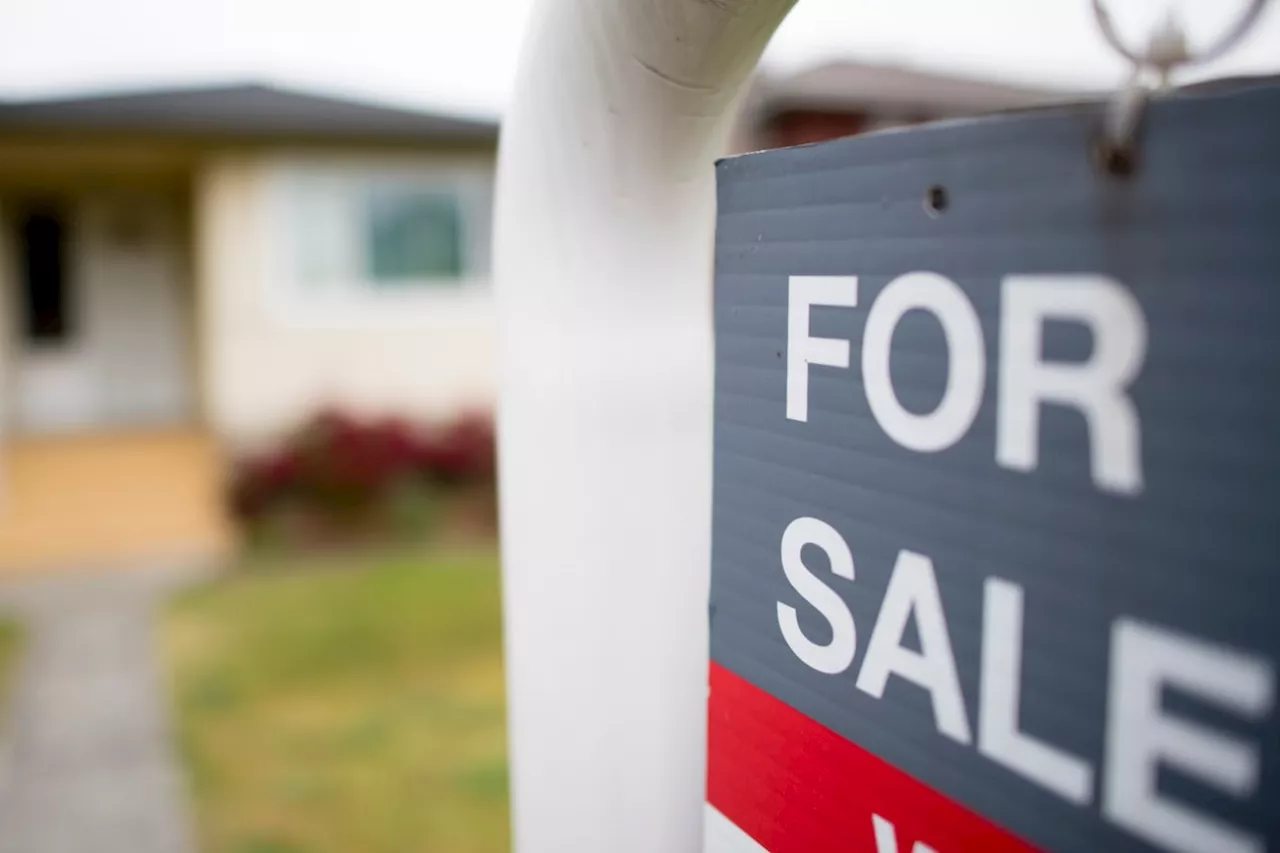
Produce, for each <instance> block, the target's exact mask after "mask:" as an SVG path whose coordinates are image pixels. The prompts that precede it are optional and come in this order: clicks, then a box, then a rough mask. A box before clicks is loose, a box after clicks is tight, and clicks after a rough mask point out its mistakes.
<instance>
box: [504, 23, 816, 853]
mask: <svg viewBox="0 0 1280 853" xmlns="http://www.w3.org/2000/svg"><path fill="white" fill-rule="evenodd" d="M793 3H794V0H542V2H539V3H537V4H536V6H535V8H534V10H533V13H532V17H531V20H530V26H529V35H528V37H527V41H526V44H525V47H524V54H523V57H522V59H521V63H520V74H519V83H518V86H517V89H516V92H515V96H514V99H513V102H512V108H511V110H510V112H509V114H508V117H507V120H506V123H505V125H504V128H503V140H502V152H501V158H500V168H499V189H498V207H497V234H496V278H497V288H498V305H499V317H500V319H499V322H500V340H501V344H500V345H501V371H502V376H501V406H500V413H499V441H500V456H501V462H500V465H501V478H502V544H503V561H504V572H505V596H506V600H505V608H506V648H507V667H508V676H507V678H508V687H509V702H510V710H509V713H510V733H511V759H512V795H513V809H514V817H513V821H514V833H515V845H516V849H517V851H519V853H656V851H661V852H662V853H694V851H697V850H699V849H700V848H701V844H702V828H701V825H702V811H703V804H704V802H705V797H704V792H703V786H704V769H703V768H704V765H705V757H704V756H705V740H706V735H705V702H706V684H707V665H708V664H707V657H706V653H705V649H706V647H707V614H706V602H707V585H708V567H709V550H710V507H711V495H710V485H711V400H712V383H711V364H712V361H711V360H712V321H711V272H712V269H711V266H712V228H713V210H714V196H713V193H714V172H713V170H712V161H713V160H714V158H715V157H717V156H718V155H720V154H721V153H722V152H723V147H724V140H725V137H726V135H727V132H728V127H729V122H730V120H731V117H732V113H733V108H734V106H735V103H736V101H737V97H738V94H739V92H740V90H741V88H742V86H743V84H744V83H745V81H746V79H747V77H748V75H749V73H750V72H751V70H752V69H753V68H754V66H755V64H756V61H757V59H758V57H759V54H760V52H761V51H762V50H763V48H764V45H765V43H766V42H767V40H768V38H769V36H770V35H771V34H772V33H773V31H774V30H775V29H776V27H777V26H778V24H779V23H780V22H781V21H782V19H783V17H784V16H785V15H786V13H787V11H788V10H789V9H790V7H791V6H792V5H793Z"/></svg>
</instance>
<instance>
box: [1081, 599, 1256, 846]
mask: <svg viewBox="0 0 1280 853" xmlns="http://www.w3.org/2000/svg"><path fill="white" fill-rule="evenodd" d="M1111 635H1112V639H1111V678H1110V682H1111V683H1110V686H1109V696H1110V700H1111V701H1110V705H1109V707H1108V712H1107V758H1106V772H1105V778H1104V785H1103V800H1102V810H1103V813H1104V814H1106V815H1107V816H1108V817H1110V818H1111V819H1112V820H1113V821H1115V822H1116V823H1117V824H1119V825H1120V826H1123V827H1124V828H1125V829H1127V830H1129V831H1130V832H1132V833H1133V834H1134V835H1137V836H1138V837H1140V838H1143V839H1145V840H1147V841H1149V842H1151V843H1153V844H1159V845H1160V846H1162V847H1164V848H1165V849H1167V850H1173V851H1177V853H1198V851H1202V850H1213V851H1214V853H1263V851H1264V849H1265V846H1266V844H1265V842H1264V841H1263V839H1262V838H1260V837H1258V836H1256V835H1253V834H1252V833H1247V832H1244V831H1242V830H1239V829H1237V828H1236V827H1234V826H1231V825H1229V824H1227V823H1224V822H1223V821H1221V820H1218V819H1217V818H1215V817H1212V816H1210V815H1206V814H1202V813H1198V812H1196V811H1194V810H1193V809H1191V808H1190V807H1188V806H1186V805H1184V804H1182V803H1179V802H1176V801H1175V800H1172V799H1168V798H1166V797H1164V796H1161V794H1160V793H1159V791H1158V790H1157V788H1156V770H1157V769H1158V767H1159V765H1160V764H1162V763H1163V764H1167V765H1169V766H1170V767H1173V768H1175V769H1177V770H1178V771H1180V772H1181V773H1183V774H1185V775H1187V776H1193V777H1195V778H1196V779H1199V780H1200V781H1202V782H1204V783H1205V784H1207V785H1210V786H1212V787H1214V788H1217V789H1218V790H1220V791H1222V792H1224V793H1226V794H1229V795H1231V796H1232V797H1236V798H1239V799H1243V798H1246V797H1248V796H1249V795H1250V794H1252V793H1253V792H1254V790H1255V789H1256V788H1257V786H1258V772H1259V767H1258V750H1257V749H1256V747H1255V745H1254V744H1252V743H1249V742H1247V741H1244V740H1241V739H1239V738H1236V737H1233V736H1231V735H1228V734H1224V733H1222V732H1218V731H1214V730H1213V729H1210V728H1207V727H1206V726H1203V725H1199V724H1197V723H1193V722H1190V721H1188V720H1184V719H1179V718H1178V717H1174V716H1170V715H1168V714H1166V713H1164V711H1163V709H1162V708H1161V707H1160V704H1161V703H1160V699H1161V694H1162V693H1163V692H1164V691H1165V690H1166V689H1172V690H1179V691H1182V692H1185V693H1190V694H1193V695H1195V696H1196V697H1197V698H1200V699H1202V700H1204V701H1207V702H1212V703H1214V704H1216V705H1219V706H1221V707H1222V708H1225V709H1227V710H1230V711H1231V712H1232V713H1234V714H1236V715H1237V716H1240V717H1243V718H1245V719H1248V720H1254V721H1257V720H1261V719H1262V718H1264V717H1265V716H1266V715H1267V714H1268V713H1269V712H1270V711H1271V710H1272V706H1273V704H1274V701H1275V696H1274V693H1275V673H1274V672H1273V670H1272V668H1271V667H1270V666H1269V665H1268V664H1267V662H1266V661H1264V660H1262V659H1261V658H1258V657H1254V656H1252V655H1246V654H1241V653H1240V652H1236V651H1233V650H1231V649H1227V648H1223V647H1221V646H1217V645H1211V644H1209V643H1203V642H1200V641H1198V640H1194V639H1192V638H1190V637H1186V636H1182V635H1180V634H1175V633H1173V632H1171V631H1165V630H1162V629H1160V628H1156V627H1154V626H1151V625H1144V624H1142V623H1140V622H1136V621H1134V620H1132V619H1120V620H1118V621H1117V622H1116V624H1115V626H1114V627H1113V628H1112V632H1111Z"/></svg>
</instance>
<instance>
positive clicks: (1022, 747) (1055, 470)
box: [708, 81, 1280, 853]
mask: <svg viewBox="0 0 1280 853" xmlns="http://www.w3.org/2000/svg"><path fill="white" fill-rule="evenodd" d="M1101 121H1102V109H1101V108H1095V107H1081V108H1070V109H1065V110H1052V111H1046V112H1038V113H1028V114H1021V115H1009V116H1002V117H994V118H990V119H985V120H980V121H974V122H960V123H950V124H942V125H936V126H929V127H925V128H920V129H914V130H908V131H902V132H893V133H884V134H878V135H873V136H868V137H860V138H853V139H848V140H841V141H837V142H831V143H825V144H822V145H816V146H808V147H803V148H795V149H786V150H780V151H771V152H765V153H761V154H755V155H749V156H746V157H740V158H734V159H730V160H726V161H723V162H721V163H720V164H719V167H718V183H719V216H718V225H717V237H716V284H715V287H716V403H715V404H716V416H715V505H714V521H713V566H712V603H711V617H712V622H711V627H712V630H711V651H712V659H713V665H712V697H711V713H710V717H711V722H710V739H711V747H710V750H711V754H710V770H709V795H708V797H709V801H710V805H711V806H712V807H714V808H715V809H716V810H717V811H718V812H720V813H722V815H723V816H724V817H726V818H727V819H728V820H729V821H730V822H732V823H733V824H735V825H736V826H737V827H739V828H741V829H742V831H743V832H744V833H745V834H746V835H747V836H749V837H750V838H752V839H754V842H755V843H757V844H759V845H760V847H761V848H762V849H765V850H768V851H770V853H800V851H804V853H824V851H827V850H831V851H836V850H841V851H856V850H863V849H866V850H870V851H876V853H891V851H893V850H894V849H897V850H900V851H902V853H908V851H911V850H913V849H914V850H915V853H928V851H934V853H952V852H953V851H957V850H970V849H979V848H978V847H977V846H975V845H976V844H977V843H978V842H977V839H989V840H988V841H986V842H984V844H986V847H985V849H988V850H997V849H998V850H1006V849H1007V850H1011V851H1012V850H1024V849H1041V850H1046V851H1060V853H1097V851H1114V853H1153V851H1159V853H1261V851H1266V850H1271V851H1280V726H1278V724H1277V697H1276V667H1277V661H1278V660H1280V612H1278V610H1280V567H1278V566H1277V559H1278V557H1277V545H1278V544H1280V329H1278V326H1277V323H1278V321H1280V274H1278V271H1280V85H1277V84H1276V83H1274V82H1271V81H1260V82H1255V83H1252V84H1248V85H1245V84H1242V85H1240V86H1238V87H1233V88H1231V89H1229V90H1222V91H1216V92H1203V93H1189V94H1183V95H1179V96H1177V97H1174V98H1170V99H1168V100H1163V101H1160V102H1158V103H1155V104H1153V105H1152V106H1151V107H1150V109H1149V110H1148V112H1147V113H1146V115H1145V117H1144V122H1143V126H1142V138H1141V145H1140V159H1139V163H1138V166H1139V168H1138V169H1137V171H1136V173H1134V174H1133V175H1132V176H1130V177H1127V178H1117V177H1114V176H1111V175H1109V174H1106V173H1104V172H1103V171H1101V170H1100V169H1099V168H1098V166H1097V164H1096V162H1095V160H1094V158H1093V156H1092V152H1093V146H1094V142H1095V139H1096V135H1097V133H1098V131H1099V128H1100V126H1101ZM824 738H830V741H829V742H828V741H827V740H824ZM876 774H883V776H879V775H876ZM895 792H896V793H895ZM966 815H972V816H973V820H974V821H975V823H973V824H972V825H970V824H968V823H966V820H967V818H966ZM859 827H862V828H861V829H860V828H859ZM886 827H887V829H886ZM984 833H987V834H984ZM991 839H996V840H991ZM892 844H896V848H894V847H892V846H891V845H892ZM913 844H916V845H917V846H915V847H914V848H913V846H912V845H913ZM1001 845H1005V846H1001ZM1020 845H1021V846H1020Z"/></svg>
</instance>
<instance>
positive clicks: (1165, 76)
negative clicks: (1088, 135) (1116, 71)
mask: <svg viewBox="0 0 1280 853" xmlns="http://www.w3.org/2000/svg"><path fill="white" fill-rule="evenodd" d="M1091 3H1092V6H1093V15H1094V19H1095V20H1096V21H1097V24H1098V29H1099V31H1101V33H1102V36H1103V38H1104V39H1105V40H1106V42H1107V44H1109V45H1110V46H1111V48H1112V49H1113V50H1115V51H1116V53H1118V54H1120V55H1121V56H1122V57H1124V58H1125V59H1127V60H1128V61H1129V62H1130V63H1131V65H1132V66H1133V70H1132V74H1131V76H1130V78H1129V82H1128V83H1127V84H1126V85H1125V86H1124V87H1123V88H1122V89H1121V90H1120V91H1119V92H1118V93H1117V94H1116V97H1115V99H1114V101H1113V102H1112V105H1111V109H1110V111H1109V113H1108V116H1107V128H1106V139H1105V144H1104V145H1103V149H1102V152H1101V153H1102V155H1103V161H1104V165H1105V167H1106V168H1107V170H1108V171H1110V172H1112V173H1115V174H1127V173H1128V172H1129V171H1131V170H1132V168H1133V156H1132V147H1133V142H1134V139H1135V137H1136V135H1137V130H1138V123H1139V121H1140V120H1141V118H1142V109H1143V106H1144V105H1145V104H1146V101H1147V98H1148V96H1149V95H1150V94H1151V92H1152V91H1153V89H1154V90H1155V91H1165V90H1167V89H1168V87H1169V78H1170V75H1171V74H1172V72H1173V70H1174V69H1175V68H1177V67H1179V66H1184V65H1195V64H1202V63H1206V62H1212V61H1214V60H1215V59H1218V58H1220V57H1222V56H1223V55H1225V54H1226V53H1227V52H1228V51H1230V50H1231V49H1232V48H1234V47H1235V46H1236V45H1237V44H1238V43H1239V42H1240V40H1241V39H1243V38H1244V37H1245V35H1246V34H1248V32H1249V30H1250V29H1252V28H1253V25H1254V24H1256V23H1257V21H1258V18H1259V17H1260V16H1261V15H1262V12H1263V9H1265V8H1266V6H1267V0H1249V5H1248V6H1247V7H1246V8H1245V10H1244V13H1243V14H1242V15H1241V16H1240V17H1239V18H1238V19H1237V20H1236V22H1235V24H1234V25H1233V26H1232V27H1231V28H1230V29H1228V30H1227V31H1226V32H1225V33H1223V34H1222V35H1221V36H1220V37H1219V38H1218V40H1217V41H1215V42H1213V43H1212V44H1210V45H1209V46H1208V47H1205V48H1204V49H1202V50H1200V51H1195V50H1192V49H1191V48H1190V46H1189V45H1188V44H1187V39H1186V35H1185V34H1184V32H1183V30H1182V27H1181V25H1180V24H1179V23H1178V20H1177V18H1176V17H1175V16H1174V15H1173V13H1172V12H1170V13H1169V14H1168V15H1167V16H1166V17H1165V19H1164V20H1163V21H1162V22H1161V23H1160V24H1158V25H1157V26H1156V28H1155V30H1154V31H1153V32H1152V33H1151V36H1150V37H1149V39H1148V41H1147V46H1146V49H1145V50H1143V51H1141V52H1138V51H1135V50H1133V49H1131V48H1130V47H1129V46H1127V45H1126V44H1125V43H1124V40H1123V39H1122V38H1120V34H1119V32H1118V31H1117V30H1116V26H1115V23H1114V22H1113V21H1112V19H1111V13H1110V12H1108V11H1107V8H1106V6H1105V5H1104V0H1091ZM1152 74H1154V76H1155V81H1156V82H1155V85H1154V86H1153V85H1152V84H1151V83H1150V82H1148V80H1147V78H1148V77H1149V76H1150V75H1152Z"/></svg>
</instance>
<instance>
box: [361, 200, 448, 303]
mask: <svg viewBox="0 0 1280 853" xmlns="http://www.w3.org/2000/svg"><path fill="white" fill-rule="evenodd" d="M461 219H462V217H461V213H460V211H459V209H458V201H457V199H456V198H454V197H453V196H452V195H448V194H444V193H429V192H420V191H405V190H398V191H393V190H385V191H379V192H375V193H373V194H372V195H371V197H370V199H369V207H368V220H367V223H368V225H367V227H368V264H369V270H368V272H369V276H370V278H372V279H373V280H374V281H375V282H378V283H394V282H396V281H405V280H413V279H424V278H458V277H460V276H461V275H462V273H463V264H464V260H463V251H462V222H461Z"/></svg>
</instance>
